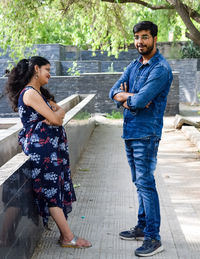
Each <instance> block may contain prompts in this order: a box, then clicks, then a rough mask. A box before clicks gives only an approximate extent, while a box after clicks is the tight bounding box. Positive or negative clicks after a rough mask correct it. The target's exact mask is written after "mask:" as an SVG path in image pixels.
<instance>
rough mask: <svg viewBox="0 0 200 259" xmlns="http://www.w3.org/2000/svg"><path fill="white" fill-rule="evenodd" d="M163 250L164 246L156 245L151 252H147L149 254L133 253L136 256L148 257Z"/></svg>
mask: <svg viewBox="0 0 200 259" xmlns="http://www.w3.org/2000/svg"><path fill="white" fill-rule="evenodd" d="M162 251H164V247H163V246H160V247H158V249H156V250H155V251H153V252H152V253H149V254H135V255H136V256H140V257H148V256H152V255H155V254H157V253H160V252H162Z"/></svg>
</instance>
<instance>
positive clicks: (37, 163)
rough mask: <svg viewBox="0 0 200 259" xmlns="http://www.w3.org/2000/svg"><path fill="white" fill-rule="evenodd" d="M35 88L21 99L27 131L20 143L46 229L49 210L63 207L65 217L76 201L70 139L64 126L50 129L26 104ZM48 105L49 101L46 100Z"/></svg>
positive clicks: (21, 112)
mask: <svg viewBox="0 0 200 259" xmlns="http://www.w3.org/2000/svg"><path fill="white" fill-rule="evenodd" d="M29 89H34V88H33V87H31V86H27V87H25V88H24V89H23V90H22V92H21V93H20V96H19V99H18V112H19V116H20V118H21V121H22V124H23V129H22V130H21V131H20V133H19V143H20V145H21V146H22V149H23V151H24V153H25V154H26V155H28V156H29V157H30V160H31V166H32V186H33V192H34V196H35V201H36V204H37V207H38V210H39V214H40V215H41V216H42V217H43V223H44V225H47V223H48V216H49V215H50V214H49V207H60V208H62V209H63V212H64V214H65V217H66V218H67V214H68V213H69V212H71V210H72V202H73V201H75V200H76V197H75V193H74V188H73V184H72V180H71V172H70V166H69V153H68V144H67V136H66V132H65V129H64V128H63V127H62V126H49V125H47V124H46V123H44V122H43V120H44V119H45V118H44V117H43V116H42V115H41V114H39V113H38V112H36V111H35V110H34V109H33V108H31V107H30V106H27V105H25V104H24V102H23V95H24V93H25V92H26V91H28V90H29ZM42 97H43V99H44V101H45V102H46V103H47V105H48V106H49V107H50V108H51V106H50V104H49V103H48V101H47V100H46V99H45V97H44V96H42Z"/></svg>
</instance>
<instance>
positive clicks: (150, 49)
mask: <svg viewBox="0 0 200 259" xmlns="http://www.w3.org/2000/svg"><path fill="white" fill-rule="evenodd" d="M140 46H141V45H140ZM142 47H146V45H142ZM146 49H147V50H146V51H139V47H137V51H138V52H139V53H140V54H141V55H143V56H146V55H149V54H150V53H151V52H152V50H153V49H154V42H153V44H152V45H151V46H149V47H146Z"/></svg>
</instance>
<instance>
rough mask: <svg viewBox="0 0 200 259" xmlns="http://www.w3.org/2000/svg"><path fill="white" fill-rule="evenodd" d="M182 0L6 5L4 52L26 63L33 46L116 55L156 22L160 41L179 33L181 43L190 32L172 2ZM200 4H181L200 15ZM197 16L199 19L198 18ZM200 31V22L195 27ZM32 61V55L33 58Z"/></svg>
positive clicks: (24, 0) (20, 0)
mask: <svg viewBox="0 0 200 259" xmlns="http://www.w3.org/2000/svg"><path fill="white" fill-rule="evenodd" d="M177 1H179V0H151V1H147V0H146V2H145V1H141V0H132V1H131V0H126V1H124V0H113V1H112V0H34V1H32V0H12V1H10V0H1V6H0V29H1V34H0V47H2V48H3V49H4V50H5V51H6V50H7V49H8V48H10V50H11V57H12V58H13V59H16V58H21V57H22V56H23V57H24V55H25V54H24V50H25V47H29V46H31V45H32V44H44V43H60V44H65V45H76V46H78V47H80V48H83V49H84V48H88V46H89V47H90V48H91V49H92V50H96V49H101V50H103V51H104V50H106V51H108V52H109V53H112V54H117V53H118V50H122V49H127V47H128V45H130V44H131V43H133V35H132V28H133V25H134V24H135V23H137V22H139V21H141V20H151V21H152V22H155V23H156V24H157V25H158V27H159V35H158V40H159V41H167V40H168V33H169V32H170V31H171V32H174V40H179V39H181V37H182V36H183V34H184V32H185V26H184V23H183V21H182V20H181V17H180V15H179V13H178V12H177V10H176V8H175V7H174V6H173V5H172V3H171V2H177ZM198 2H199V0H196V1H194V0H182V3H183V4H187V5H188V6H190V10H194V11H195V12H196V13H198V12H200V5H199V4H198ZM193 16H194V14H193ZM193 22H194V23H195V26H196V28H197V30H198V26H199V23H198V20H197V19H196V20H194V21H193ZM27 55H30V53H28V54H27Z"/></svg>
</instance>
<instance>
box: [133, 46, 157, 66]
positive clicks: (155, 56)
mask: <svg viewBox="0 0 200 259" xmlns="http://www.w3.org/2000/svg"><path fill="white" fill-rule="evenodd" d="M159 55H160V51H159V49H157V50H156V53H155V54H154V55H153V57H152V58H151V59H149V61H148V62H147V63H146V64H145V65H147V64H149V65H151V64H152V63H153V62H154V60H155V59H156V58H157V57H158V56H159ZM137 61H138V62H140V63H141V64H142V55H140V56H139V58H138V59H137ZM142 65H143V64H142Z"/></svg>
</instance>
